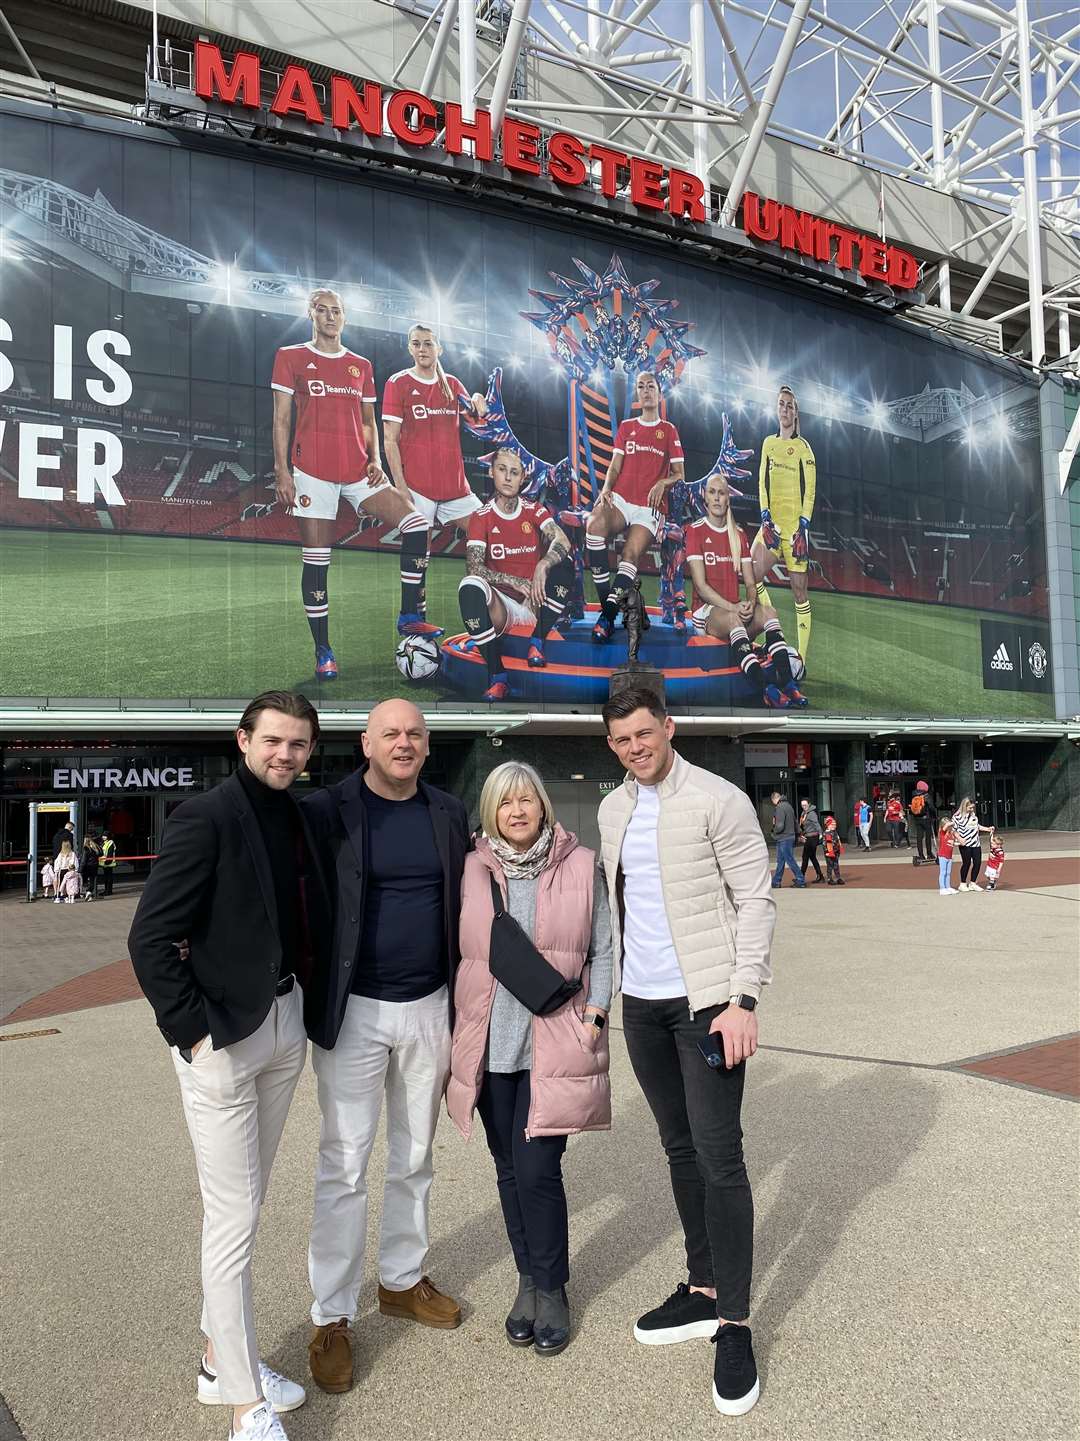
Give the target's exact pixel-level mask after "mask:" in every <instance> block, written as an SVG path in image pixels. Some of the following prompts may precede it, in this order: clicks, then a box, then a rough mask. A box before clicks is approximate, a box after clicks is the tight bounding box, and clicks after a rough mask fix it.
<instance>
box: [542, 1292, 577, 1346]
mask: <svg viewBox="0 0 1080 1441" xmlns="http://www.w3.org/2000/svg"><path fill="white" fill-rule="evenodd" d="M533 1335H534V1339H535V1343H536V1354H537V1355H538V1356H557V1355H558V1354H559V1352H560V1351H565V1350H566V1348H567V1346H569V1344H570V1303H569V1302H568V1301H567V1299H566V1287H565V1286H560V1287H559V1289H558V1290H557V1291H541V1290H539V1288H538V1289H537V1292H536V1323H535V1326H534V1328H533Z"/></svg>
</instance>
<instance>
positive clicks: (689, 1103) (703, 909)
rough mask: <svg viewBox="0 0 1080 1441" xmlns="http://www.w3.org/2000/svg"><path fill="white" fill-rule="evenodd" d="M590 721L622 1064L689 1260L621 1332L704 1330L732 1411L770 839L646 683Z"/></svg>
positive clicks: (747, 1392) (742, 1362)
mask: <svg viewBox="0 0 1080 1441" xmlns="http://www.w3.org/2000/svg"><path fill="white" fill-rule="evenodd" d="M604 723H605V725H606V726H607V732H608V745H609V746H610V747H611V749H612V750H613V751H614V752H615V754H616V755H617V756H618V757H619V759H620V760H621V761H622V763H623V765H624V766H625V767H626V771H627V775H626V779H625V781H624V783H623V785H622V786H620V787H619V789H618V790H617V791H615V792H613V793H612V794H611V795H609V796H606V797H605V799H604V801H603V803H602V804H601V806H600V816H599V819H600V838H601V855H602V863H603V867H604V873H605V877H606V879H607V886H608V894H609V896H610V900H611V923H612V932H613V943H614V944H613V951H614V956H615V985H616V989H620V988H621V990H622V994H623V1032H624V1035H625V1037H626V1048H627V1051H628V1052H629V1055H630V1063H631V1065H632V1066H633V1068H634V1074H635V1075H636V1076H637V1079H638V1083H639V1085H640V1086H641V1089H642V1090H643V1091H644V1092H645V1098H646V1100H647V1101H648V1103H649V1106H650V1108H651V1110H652V1113H653V1115H654V1116H655V1117H656V1123H657V1127H658V1129H659V1132H660V1140H661V1142H662V1144H663V1147H664V1150H665V1151H666V1153H667V1159H668V1165H669V1167H670V1171H671V1186H672V1190H673V1191H674V1193H675V1205H676V1207H677V1208H678V1212H679V1218H680V1220H681V1222H682V1226H683V1233H684V1236H685V1240H686V1259H687V1268H688V1271H689V1280H688V1282H681V1283H680V1284H679V1285H678V1287H677V1288H676V1290H675V1292H674V1293H673V1294H672V1295H671V1296H670V1297H669V1298H668V1299H667V1300H666V1301H665V1302H663V1303H662V1305H660V1306H657V1307H655V1308H654V1309H653V1310H651V1311H648V1312H646V1314H645V1315H644V1316H642V1317H641V1318H640V1319H639V1320H638V1322H637V1324H636V1326H635V1327H634V1335H635V1337H636V1338H637V1339H638V1340H639V1341H641V1342H643V1343H644V1344H645V1345H667V1344H670V1343H672V1342H676V1341H686V1340H690V1339H691V1338H692V1337H696V1336H708V1337H710V1338H712V1339H713V1340H714V1341H715V1343H716V1354H715V1360H714V1366H713V1402H714V1404H715V1406H716V1408H717V1410H718V1411H721V1412H722V1413H723V1414H725V1415H728V1416H741V1415H744V1414H745V1413H746V1412H747V1411H749V1410H750V1408H751V1407H752V1406H753V1405H754V1403H755V1402H756V1400H757V1398H758V1389H759V1388H758V1376H757V1367H756V1365H755V1363H754V1352H753V1347H752V1345H751V1335H750V1328H749V1326H748V1325H747V1324H746V1323H747V1321H748V1319H749V1315H750V1277H751V1271H752V1266H753V1248H754V1203H753V1197H752V1196H751V1193H750V1182H749V1179H748V1178H747V1174H746V1167H745V1165H744V1163H743V1152H742V1128H741V1125H740V1120H739V1112H740V1109H741V1106H742V1093H743V1081H744V1077H745V1069H746V1068H745V1062H746V1060H747V1059H748V1058H749V1057H750V1056H752V1055H753V1054H754V1052H755V1051H756V1050H757V1014H756V1007H757V1003H758V1000H759V999H760V996H761V991H762V988H763V987H764V986H766V985H767V984H768V983H769V980H770V979H771V972H770V969H769V950H770V947H771V944H772V933H773V924H774V921H775V905H774V902H773V899H772V894H771V890H770V884H769V856H768V850H767V849H766V846H765V839H764V837H763V836H762V834H761V828H760V826H759V825H758V821H757V817H756V815H755V813H754V808H753V806H752V805H751V803H750V800H749V798H748V797H747V796H746V795H745V794H744V793H743V792H742V791H741V790H739V789H738V788H737V787H736V786H733V785H731V784H730V782H728V781H726V780H722V779H721V778H720V777H719V776H714V775H713V774H711V772H709V771H705V770H702V769H700V768H699V767H698V766H692V765H689V764H688V763H687V762H686V761H685V760H683V759H682V757H681V756H680V755H678V754H677V753H676V752H675V750H674V749H673V748H672V744H671V739H672V736H673V735H674V734H675V723H674V721H673V720H672V719H671V717H670V716H669V715H668V714H667V712H666V711H665V709H664V706H663V703H662V702H661V701H660V700H659V698H658V697H657V696H656V695H655V693H653V692H652V691H649V690H645V689H631V690H626V691H623V692H622V693H621V694H620V695H619V696H618V697H616V698H615V699H614V700H611V701H609V702H608V704H607V705H606V706H605V707H604Z"/></svg>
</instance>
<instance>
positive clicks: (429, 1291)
mask: <svg viewBox="0 0 1080 1441" xmlns="http://www.w3.org/2000/svg"><path fill="white" fill-rule="evenodd" d="M379 1310H380V1311H381V1312H382V1313H383V1315H384V1316H401V1317H403V1318H404V1319H405V1320H406V1321H419V1322H420V1325H421V1326H435V1327H437V1328H438V1329H439V1330H440V1331H453V1329H454V1328H455V1326H460V1325H461V1307H460V1306H459V1305H458V1303H457V1302H456V1301H455V1300H454V1299H453V1297H452V1296H444V1295H443V1293H442V1292H441V1291H440V1290H438V1288H437V1287H435V1286H433V1285H432V1282H431V1277H430V1276H421V1278H420V1280H419V1281H417V1283H416V1285H415V1286H410V1287H409V1289H408V1290H407V1291H388V1290H387V1289H386V1287H385V1286H384V1285H382V1283H381V1282H380V1284H379Z"/></svg>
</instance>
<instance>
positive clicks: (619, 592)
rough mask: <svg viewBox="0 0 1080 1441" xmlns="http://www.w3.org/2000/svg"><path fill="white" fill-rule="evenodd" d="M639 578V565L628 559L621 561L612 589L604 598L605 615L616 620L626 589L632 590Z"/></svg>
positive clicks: (611, 619) (608, 618) (610, 619)
mask: <svg viewBox="0 0 1080 1441" xmlns="http://www.w3.org/2000/svg"><path fill="white" fill-rule="evenodd" d="M636 579H637V566H636V565H631V564H630V562H629V561H628V560H622V561H620V562H619V569H618V570H617V571H616V572H615V579H614V580H613V581H612V582H611V589H610V590H609V591H608V593H607V596H606V598H605V600H604V606H603V610H604V616H605V618H606V619H607V620H609V621H614V619H615V617H616V615H617V614H618V611H619V602H620V601H621V600H622V598H623V595H624V593H625V592H626V591H628V590H632V589H633V585H634V581H635V580H636Z"/></svg>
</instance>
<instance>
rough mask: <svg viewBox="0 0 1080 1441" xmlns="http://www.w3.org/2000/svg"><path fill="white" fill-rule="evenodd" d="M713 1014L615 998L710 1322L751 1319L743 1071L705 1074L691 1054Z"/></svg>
mask: <svg viewBox="0 0 1080 1441" xmlns="http://www.w3.org/2000/svg"><path fill="white" fill-rule="evenodd" d="M719 1009H720V1008H719V1007H718V1006H711V1007H710V1008H709V1009H708V1010H705V1011H698V1012H697V1013H696V1014H695V1015H693V1016H691V1014H690V1007H689V1004H688V1002H687V1000H686V997H685V996H680V997H679V998H677V999H674V1000H664V1001H644V1000H641V999H639V998H638V997H637V996H627V995H624V996H623V1034H624V1035H625V1037H626V1049H627V1051H628V1052H629V1054H630V1064H631V1065H632V1066H633V1068H634V1074H635V1076H636V1077H637V1079H638V1084H639V1085H640V1087H641V1089H642V1090H643V1091H644V1093H645V1099H646V1100H647V1101H648V1103H649V1107H650V1109H651V1111H652V1113H653V1115H654V1116H655V1118H656V1124H657V1128H658V1129H659V1132H660V1141H661V1143H662V1145H663V1147H664V1150H665V1151H666V1153H667V1161H668V1167H669V1169H670V1172H671V1189H672V1191H673V1193H674V1195H675V1206H676V1208H677V1210H678V1212H679V1219H680V1221H681V1222H682V1228H683V1235H684V1237H685V1239H686V1264H687V1269H688V1271H689V1273H690V1284H691V1286H715V1287H716V1314H717V1315H718V1316H722V1317H723V1318H724V1319H725V1320H728V1321H744V1320H745V1319H746V1318H747V1316H749V1314H750V1277H751V1273H752V1271H753V1265H754V1199H753V1196H752V1194H751V1191H750V1180H749V1177H748V1176H747V1174H746V1166H745V1164H744V1163H743V1150H742V1127H741V1125H740V1122H739V1112H740V1110H741V1107H742V1094H743V1082H744V1079H745V1075H746V1064H745V1062H743V1063H742V1064H741V1065H738V1066H735V1067H733V1068H732V1069H731V1070H730V1071H729V1070H727V1069H726V1068H724V1067H720V1068H719V1069H718V1070H712V1069H711V1068H710V1067H709V1066H708V1065H707V1064H706V1062H705V1059H704V1057H703V1056H702V1054H701V1052H700V1051H699V1050H698V1042H699V1041H702V1040H704V1039H705V1037H706V1036H707V1035H708V1033H709V1026H710V1024H711V1023H712V1021H713V1020H714V1019H715V1018H716V1016H717V1014H718V1013H719Z"/></svg>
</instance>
